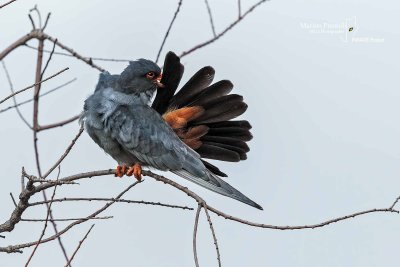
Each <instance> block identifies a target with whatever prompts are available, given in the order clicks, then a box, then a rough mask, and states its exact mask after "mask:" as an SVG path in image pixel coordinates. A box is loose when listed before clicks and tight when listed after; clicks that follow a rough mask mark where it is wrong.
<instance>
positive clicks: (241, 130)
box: [152, 52, 252, 176]
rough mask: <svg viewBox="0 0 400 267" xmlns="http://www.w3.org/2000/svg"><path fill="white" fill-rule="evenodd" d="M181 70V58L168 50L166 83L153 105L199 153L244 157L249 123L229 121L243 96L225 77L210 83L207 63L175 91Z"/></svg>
mask: <svg viewBox="0 0 400 267" xmlns="http://www.w3.org/2000/svg"><path fill="white" fill-rule="evenodd" d="M183 71H184V67H183V65H182V64H181V63H180V58H179V57H178V56H177V55H175V54H174V53H173V52H169V53H167V56H166V57H165V61H164V69H163V77H162V80H161V82H162V83H163V84H164V85H165V87H164V88H158V89H157V95H156V97H155V100H154V102H153V105H152V107H153V108H154V109H155V110H156V111H158V112H159V113H160V114H163V117H164V119H165V120H166V121H167V123H168V124H169V125H170V126H171V127H172V128H173V129H174V130H175V132H176V133H177V135H178V136H179V137H180V138H181V139H182V141H183V142H185V143H186V144H187V145H188V146H189V147H191V148H192V149H194V150H196V151H197V152H198V153H199V154H200V155H201V156H202V157H204V158H210V159H216V160H222V161H230V162H232V161H233V162H234V161H239V160H244V159H246V158H247V156H246V153H247V152H248V151H249V150H250V149H249V147H248V145H247V144H246V142H247V141H249V140H251V139H252V135H251V133H250V129H251V125H250V123H249V122H248V121H246V120H235V121H232V119H234V118H236V117H238V116H240V115H242V114H243V113H244V112H245V111H246V110H247V105H246V103H244V101H243V97H242V96H240V95H237V94H230V93H231V91H232V89H233V84H232V83H231V82H230V81H228V80H221V81H218V82H216V83H214V84H211V83H212V81H213V79H214V74H215V71H214V69H213V68H212V67H210V66H207V67H204V68H202V69H200V70H199V71H198V72H196V73H195V74H194V75H193V76H192V77H191V78H190V79H189V81H188V82H187V83H186V84H185V85H184V86H183V87H182V88H181V89H180V90H179V91H178V92H176V89H177V87H178V84H179V82H180V80H181V78H182V74H183ZM175 92H176V93H175ZM174 94H175V95H174ZM197 109H198V110H201V112H195V114H196V115H193V116H192V115H191V114H192V113H193V112H190V111H195V110H197ZM181 113H182V114H181ZM168 114H169V115H168ZM193 114H194V113H193ZM181 115H184V116H181ZM198 127H201V128H198ZM206 127H207V128H206ZM206 129H208V130H207V131H206ZM203 163H204V165H205V166H206V167H207V168H208V169H209V170H210V171H211V172H212V173H214V174H216V175H222V176H225V174H224V173H223V172H221V171H220V170H219V169H218V168H217V167H215V166H213V165H212V164H210V163H208V162H206V161H203Z"/></svg>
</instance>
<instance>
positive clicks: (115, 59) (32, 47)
mask: <svg viewBox="0 0 400 267" xmlns="http://www.w3.org/2000/svg"><path fill="white" fill-rule="evenodd" d="M24 45H25V46H26V47H28V48H31V49H34V50H37V48H36V47H34V46H31V45H28V44H24ZM43 52H45V53H51V51H50V50H46V49H44V50H43ZM54 55H59V56H66V57H74V56H73V55H71V54H69V53H63V52H54ZM88 58H89V59H91V60H98V61H109V62H129V61H132V60H131V59H118V58H104V57H88Z"/></svg>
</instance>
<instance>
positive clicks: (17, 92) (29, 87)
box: [0, 68, 69, 104]
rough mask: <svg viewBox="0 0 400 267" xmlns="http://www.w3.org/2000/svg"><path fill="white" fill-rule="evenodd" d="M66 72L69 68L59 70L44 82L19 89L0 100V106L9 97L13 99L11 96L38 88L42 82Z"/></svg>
mask: <svg viewBox="0 0 400 267" xmlns="http://www.w3.org/2000/svg"><path fill="white" fill-rule="evenodd" d="M66 70H69V68H65V69H62V70H60V71H59V72H57V73H55V74H53V75H51V76H49V77H47V78H46V79H44V80H41V81H40V80H39V81H38V82H35V83H34V84H32V85H30V86H28V87H25V88H23V89H21V90H18V91H16V92H15V93H13V94H11V95H9V96H7V97H6V98H4V99H3V100H1V101H0V104H2V103H3V102H5V101H6V100H8V99H10V98H11V97H13V96H15V95H17V94H20V93H22V92H25V91H26V90H28V89H31V88H33V87H35V86H38V85H39V84H41V83H44V82H46V81H48V80H50V79H52V78H54V77H56V76H57V75H60V74H61V73H63V72H64V71H66Z"/></svg>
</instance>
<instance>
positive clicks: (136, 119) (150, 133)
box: [105, 105, 195, 170]
mask: <svg viewBox="0 0 400 267" xmlns="http://www.w3.org/2000/svg"><path fill="white" fill-rule="evenodd" d="M105 129H106V130H107V131H109V133H110V135H111V137H112V138H113V139H115V140H117V141H118V143H119V144H120V145H121V147H123V149H124V150H125V151H127V152H129V153H131V154H133V155H134V156H135V157H136V158H137V159H138V160H140V161H141V162H142V163H144V164H146V165H149V166H152V167H155V168H158V169H161V170H177V169H181V168H182V167H183V165H184V164H185V163H186V161H188V160H189V159H190V156H191V157H193V155H192V154H195V152H194V151H192V150H191V149H190V148H189V147H187V146H186V145H185V144H183V143H182V141H181V140H179V138H178V137H177V136H176V134H175V133H174V132H173V131H172V129H171V128H170V127H169V126H168V125H167V124H166V123H165V121H164V120H163V119H162V118H161V117H160V115H159V114H158V113H156V112H155V111H154V110H152V109H151V108H150V107H148V106H146V105H131V106H128V105H120V106H118V107H117V108H116V109H115V110H114V112H113V113H112V114H110V116H109V117H108V118H107V120H106V121H105Z"/></svg>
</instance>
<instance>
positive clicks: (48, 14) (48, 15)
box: [42, 12, 51, 31]
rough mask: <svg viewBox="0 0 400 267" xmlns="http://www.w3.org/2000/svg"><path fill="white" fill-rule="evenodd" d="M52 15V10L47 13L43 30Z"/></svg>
mask: <svg viewBox="0 0 400 267" xmlns="http://www.w3.org/2000/svg"><path fill="white" fill-rule="evenodd" d="M50 16H51V12H49V13H47V17H46V21H45V22H44V26H43V28H42V31H44V29H46V27H47V23H48V22H49V19H50Z"/></svg>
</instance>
